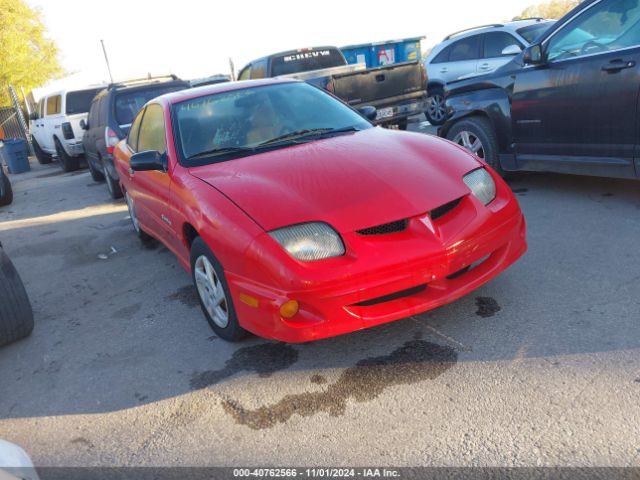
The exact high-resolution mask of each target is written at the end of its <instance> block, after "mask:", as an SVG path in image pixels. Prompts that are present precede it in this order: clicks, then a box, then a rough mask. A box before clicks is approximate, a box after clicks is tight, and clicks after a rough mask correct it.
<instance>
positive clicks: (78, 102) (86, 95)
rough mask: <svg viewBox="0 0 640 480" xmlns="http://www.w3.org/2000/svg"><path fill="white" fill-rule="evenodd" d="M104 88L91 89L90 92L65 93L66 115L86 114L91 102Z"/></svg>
mask: <svg viewBox="0 0 640 480" xmlns="http://www.w3.org/2000/svg"><path fill="white" fill-rule="evenodd" d="M103 88H104V87H99V88H92V89H90V90H79V91H77V92H69V93H67V106H66V111H67V115H75V114H78V113H87V112H88V111H89V107H91V100H93V97H95V96H96V95H97V94H98V92H100V90H102V89H103Z"/></svg>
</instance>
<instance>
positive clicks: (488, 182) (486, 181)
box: [462, 168, 496, 205]
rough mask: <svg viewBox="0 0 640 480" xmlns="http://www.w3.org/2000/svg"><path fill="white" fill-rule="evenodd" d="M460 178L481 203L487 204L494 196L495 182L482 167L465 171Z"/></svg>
mask: <svg viewBox="0 0 640 480" xmlns="http://www.w3.org/2000/svg"><path fill="white" fill-rule="evenodd" d="M462 180H463V181H464V183H465V184H466V185H467V187H469V188H470V189H471V193H473V195H475V197H476V198H477V199H478V200H480V201H481V202H482V203H483V204H485V205H489V204H490V203H491V202H493V200H494V199H495V198H496V182H494V181H493V177H492V176H491V174H490V173H489V172H487V170H485V169H484V168H479V169H477V170H474V171H473V172H471V173H467V174H466V175H465V176H464V177H463V178H462Z"/></svg>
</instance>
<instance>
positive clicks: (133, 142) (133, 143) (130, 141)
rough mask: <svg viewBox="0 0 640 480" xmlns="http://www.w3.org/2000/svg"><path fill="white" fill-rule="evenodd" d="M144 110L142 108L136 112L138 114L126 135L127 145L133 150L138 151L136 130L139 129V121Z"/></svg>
mask: <svg viewBox="0 0 640 480" xmlns="http://www.w3.org/2000/svg"><path fill="white" fill-rule="evenodd" d="M144 112H145V109H144V108H143V109H142V110H140V112H138V116H137V117H136V118H135V120H134V121H133V124H132V125H131V130H129V135H127V145H129V148H130V149H131V150H133V151H134V152H137V151H138V132H139V131H140V122H142V117H143V116H144Z"/></svg>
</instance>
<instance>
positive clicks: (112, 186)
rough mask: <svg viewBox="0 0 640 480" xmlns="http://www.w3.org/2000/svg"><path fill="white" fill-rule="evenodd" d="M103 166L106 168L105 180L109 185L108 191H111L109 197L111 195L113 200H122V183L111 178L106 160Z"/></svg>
mask: <svg viewBox="0 0 640 480" xmlns="http://www.w3.org/2000/svg"><path fill="white" fill-rule="evenodd" d="M102 165H103V167H104V179H105V181H106V183H107V190H109V195H111V198H113V199H114V200H118V199H119V198H122V197H123V195H124V194H123V193H122V188H120V183H119V182H118V181H117V180H116V179H114V178H113V177H112V176H111V174H110V173H109V169H108V168H107V165H106V164H105V161H104V160H102Z"/></svg>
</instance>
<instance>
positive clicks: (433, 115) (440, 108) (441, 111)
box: [425, 87, 447, 126]
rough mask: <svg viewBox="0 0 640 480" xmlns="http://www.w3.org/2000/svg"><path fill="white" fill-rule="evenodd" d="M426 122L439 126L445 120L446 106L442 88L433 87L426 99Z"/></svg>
mask: <svg viewBox="0 0 640 480" xmlns="http://www.w3.org/2000/svg"><path fill="white" fill-rule="evenodd" d="M425 115H426V116H427V120H429V123H430V124H431V125H435V126H440V125H442V124H444V122H445V120H446V119H447V105H446V103H445V99H444V88H443V87H433V88H431V89H430V90H429V96H428V97H427V111H426V112H425Z"/></svg>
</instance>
